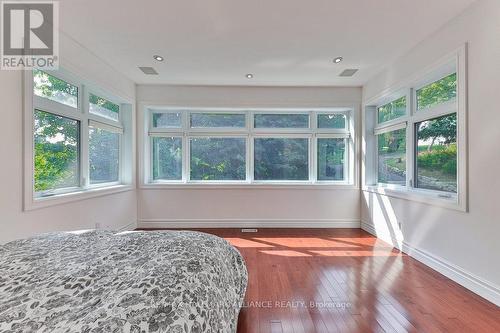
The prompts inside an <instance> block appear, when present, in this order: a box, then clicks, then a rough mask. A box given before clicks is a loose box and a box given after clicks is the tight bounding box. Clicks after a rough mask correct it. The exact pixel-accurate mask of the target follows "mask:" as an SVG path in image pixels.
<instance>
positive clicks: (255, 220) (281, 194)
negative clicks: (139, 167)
mask: <svg viewBox="0 0 500 333" xmlns="http://www.w3.org/2000/svg"><path fill="white" fill-rule="evenodd" d="M137 101H138V105H139V107H138V109H137V111H138V118H141V117H142V112H143V110H141V109H142V108H141V105H145V104H155V105H161V104H163V105H165V106H186V107H189V106H192V107H196V106H198V107H255V108H257V107H276V108H278V107H335V106H354V107H355V108H356V110H357V111H359V107H360V104H361V89H360V88H318V87H317V88H293V87H286V88H285V87H202V86H166V85H164V86H150V85H139V86H138V87H137ZM140 121H141V119H138V124H139V125H138V128H140V126H141V125H140ZM358 125H359V124H358ZM140 135H141V134H140V133H139V134H138V136H140ZM139 146H141V144H140V143H139ZM359 200H360V198H359V188H358V187H357V186H352V187H350V188H348V189H346V188H343V189H334V188H318V187H307V188H305V187H298V186H295V187H280V188H265V189H262V188H255V187H241V186H240V187H229V188H213V187H210V188H209V187H203V186H198V187H195V188H193V187H182V186H178V187H176V188H169V189H165V188H162V189H150V188H148V189H146V188H140V189H139V191H138V207H139V212H138V214H139V226H143V227H165V226H177V227H183V226H184V227H194V226H227V227H231V226H257V227H265V226H268V227H276V226H282V227H294V226H295V227H298V226H302V227H307V226H310V227H313V226H316V227H325V226H345V227H358V226H359V220H360V212H359V205H360V201H359Z"/></svg>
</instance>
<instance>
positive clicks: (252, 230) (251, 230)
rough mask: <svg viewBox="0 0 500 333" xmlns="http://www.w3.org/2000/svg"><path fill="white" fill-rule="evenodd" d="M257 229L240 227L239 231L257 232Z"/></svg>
mask: <svg viewBox="0 0 500 333" xmlns="http://www.w3.org/2000/svg"><path fill="white" fill-rule="evenodd" d="M257 231H259V229H241V232H257Z"/></svg>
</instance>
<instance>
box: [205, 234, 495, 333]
mask: <svg viewBox="0 0 500 333" xmlns="http://www.w3.org/2000/svg"><path fill="white" fill-rule="evenodd" d="M197 230H198V231H203V232H207V233H212V234H215V235H218V236H220V237H223V238H226V239H227V240H228V241H229V242H231V243H232V244H233V245H234V246H235V247H236V248H238V250H239V251H240V252H241V254H242V255H243V257H244V259H245V262H246V264H247V268H248V273H249V283H248V288H247V293H246V297H245V301H246V303H245V304H249V302H254V305H253V306H245V307H244V308H243V309H242V310H241V311H240V316H239V322H238V332H239V333H250V332H251V333H257V332H258V333H289V332H290V333H314V332H326V333H331V332H340V333H344V332H353V333H358V332H363V333H365V332H426V333H427V332H428V333H440V332H478V333H490V332H491V333H493V332H500V308H499V307H498V306H496V305H495V304H492V303H490V302H488V301H487V300H485V299H483V298H481V297H480V296H478V295H476V294H474V293H472V292H471V291H469V290H466V289H465V288H463V287H462V286H460V285H458V284H457V283H455V282H453V281H451V280H449V279H448V278H446V277H445V276H443V275H441V274H440V273H438V272H436V271H434V270H433V269H431V268H429V267H427V266H425V265H424V264H422V263H420V262H418V261H416V260H414V259H413V258H411V257H409V256H408V255H406V254H404V253H401V252H399V251H397V250H395V249H393V248H392V247H391V246H390V245H389V244H387V243H385V242H383V241H381V240H379V239H377V238H376V237H374V236H372V235H370V234H368V233H366V232H365V231H363V230H361V229H259V231H258V232H257V233H242V232H241V231H240V230H239V229H197ZM259 301H270V302H271V303H272V306H271V307H260V306H258V305H255V304H258V302H259ZM311 302H312V303H311ZM311 304H315V305H316V306H311ZM318 305H323V306H324V307H320V306H318ZM328 305H329V306H328ZM341 305H342V306H343V307H342V306H341Z"/></svg>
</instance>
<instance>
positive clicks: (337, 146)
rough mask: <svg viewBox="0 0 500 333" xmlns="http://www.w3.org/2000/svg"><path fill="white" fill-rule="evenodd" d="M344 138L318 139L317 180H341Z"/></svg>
mask: <svg viewBox="0 0 500 333" xmlns="http://www.w3.org/2000/svg"><path fill="white" fill-rule="evenodd" d="M344 154H345V139H326V138H319V139H318V180H343V179H344V156H345V155H344Z"/></svg>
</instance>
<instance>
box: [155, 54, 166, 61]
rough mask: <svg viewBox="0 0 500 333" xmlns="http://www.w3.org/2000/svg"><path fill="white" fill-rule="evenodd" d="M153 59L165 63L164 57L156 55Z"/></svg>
mask: <svg viewBox="0 0 500 333" xmlns="http://www.w3.org/2000/svg"><path fill="white" fill-rule="evenodd" d="M153 59H154V60H156V61H163V60H164V58H163V57H162V56H160V55H154V56H153Z"/></svg>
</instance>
